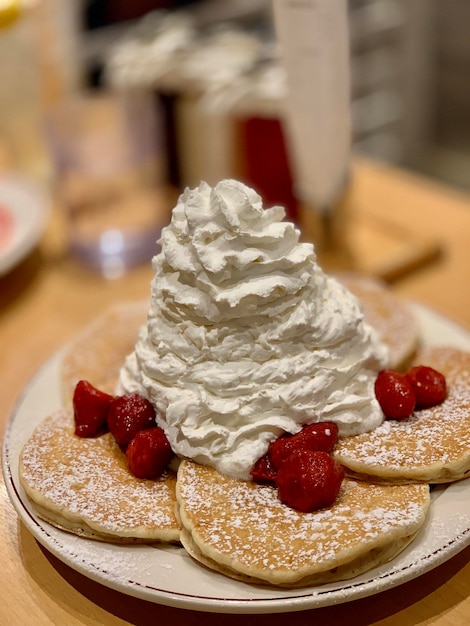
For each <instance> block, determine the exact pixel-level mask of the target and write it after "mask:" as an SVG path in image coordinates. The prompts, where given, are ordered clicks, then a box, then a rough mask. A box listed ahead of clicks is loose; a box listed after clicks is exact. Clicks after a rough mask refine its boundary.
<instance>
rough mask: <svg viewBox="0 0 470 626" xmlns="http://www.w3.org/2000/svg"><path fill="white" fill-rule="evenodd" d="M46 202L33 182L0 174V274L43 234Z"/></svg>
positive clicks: (25, 253) (15, 262) (11, 266)
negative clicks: (0, 175)
mask: <svg viewBox="0 0 470 626" xmlns="http://www.w3.org/2000/svg"><path fill="white" fill-rule="evenodd" d="M48 215H49V203H48V201H47V198H46V196H45V194H44V191H43V190H42V189H40V188H39V187H38V186H37V185H35V184H34V183H32V182H30V181H27V180H25V179H22V178H19V177H13V176H8V177H0V276H3V275H4V274H6V273H7V272H9V271H10V270H11V269H12V268H13V267H14V266H15V265H17V264H18V263H19V262H20V261H21V260H22V259H24V258H25V257H26V255H27V254H28V253H29V252H31V250H32V249H33V247H34V246H35V245H36V244H37V242H38V241H39V239H40V237H41V235H42V234H43V231H44V228H45V225H46V221H47V218H48Z"/></svg>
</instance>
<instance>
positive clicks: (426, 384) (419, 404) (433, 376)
mask: <svg viewBox="0 0 470 626" xmlns="http://www.w3.org/2000/svg"><path fill="white" fill-rule="evenodd" d="M406 378H407V379H408V380H409V381H410V383H411V386H412V387H413V390H414V393H415V396H416V408H417V409H425V408H428V407H431V406H436V405H437V404H441V402H443V401H444V400H445V399H446V397H447V384H446V379H445V376H443V374H441V373H440V372H438V371H437V370H435V369H434V368H432V367H428V366H426V365H417V366H415V367H412V368H411V369H410V370H409V371H408V372H407V373H406Z"/></svg>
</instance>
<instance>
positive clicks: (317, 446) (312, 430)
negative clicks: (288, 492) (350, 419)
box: [268, 422, 338, 469]
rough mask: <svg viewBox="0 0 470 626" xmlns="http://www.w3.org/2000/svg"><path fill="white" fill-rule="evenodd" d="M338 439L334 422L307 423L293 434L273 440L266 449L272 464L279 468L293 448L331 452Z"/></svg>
mask: <svg viewBox="0 0 470 626" xmlns="http://www.w3.org/2000/svg"><path fill="white" fill-rule="evenodd" d="M337 440H338V427H337V425H336V424H335V423H334V422H318V423H317V424H308V425H306V426H304V427H303V428H302V430H300V431H299V432H298V433H296V434H295V435H283V436H282V437H279V439H276V441H273V442H272V443H271V444H270V446H269V449H268V454H269V457H270V459H271V462H272V464H273V465H274V467H275V468H277V469H279V468H280V466H281V464H282V462H283V461H284V460H285V459H286V458H287V457H288V456H289V455H290V454H292V452H294V450H311V451H322V452H331V451H332V450H333V448H334V447H335V444H336V442H337Z"/></svg>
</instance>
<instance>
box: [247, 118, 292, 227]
mask: <svg viewBox="0 0 470 626" xmlns="http://www.w3.org/2000/svg"><path fill="white" fill-rule="evenodd" d="M238 140H239V159H240V163H239V167H240V178H241V179H243V181H244V182H245V183H246V184H247V185H249V186H250V187H253V188H254V189H256V191H257V192H258V193H259V194H260V196H261V197H262V198H263V202H264V204H265V206H268V205H274V204H280V205H282V206H283V207H285V209H286V216H287V219H289V220H291V221H296V219H297V200H296V198H295V196H294V193H293V189H292V187H293V179H292V174H291V167H290V163H289V157H288V155H287V149H286V144H285V140H284V133H283V130H282V125H281V122H280V120H278V119H276V118H261V117H252V118H249V119H245V120H240V121H239V124H238Z"/></svg>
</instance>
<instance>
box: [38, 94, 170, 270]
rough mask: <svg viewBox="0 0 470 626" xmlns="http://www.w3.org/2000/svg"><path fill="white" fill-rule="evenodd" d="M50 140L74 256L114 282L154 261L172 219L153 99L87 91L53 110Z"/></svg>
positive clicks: (58, 190) (58, 187) (150, 97)
mask: <svg viewBox="0 0 470 626" xmlns="http://www.w3.org/2000/svg"><path fill="white" fill-rule="evenodd" d="M48 136H49V145H50V149H51V157H52V161H53V166H54V170H55V182H56V187H57V192H58V198H59V202H60V203H61V205H62V206H63V209H64V211H65V214H66V224H67V237H68V244H69V249H70V252H71V253H72V254H73V255H74V256H75V257H76V258H77V259H79V260H80V261H82V262H83V263H85V264H86V265H88V266H89V267H91V268H93V269H95V270H98V271H100V272H101V273H102V274H103V275H104V276H105V277H108V278H115V277H118V276H120V275H121V274H122V273H123V272H124V271H126V269H128V268H130V267H132V266H135V265H137V264H140V263H143V262H147V261H148V260H149V259H151V257H152V256H153V255H154V254H155V253H156V252H157V243H156V241H157V239H158V237H159V234H160V229H161V226H162V225H163V223H164V222H166V215H163V211H162V203H161V193H160V195H159V191H160V192H161V186H160V174H159V156H160V152H161V151H160V147H159V143H160V139H159V137H160V133H159V128H158V115H157V108H156V102H155V101H154V99H153V97H152V94H150V93H147V92H144V91H138V92H137V91H129V92H127V91H126V92H117V93H116V92H113V93H108V92H92V93H87V94H82V95H80V96H79V97H77V98H74V99H73V100H72V101H71V102H67V103H65V104H64V105H62V106H61V107H60V109H58V110H56V111H54V113H53V114H52V116H51V117H50V119H49V127H48Z"/></svg>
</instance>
